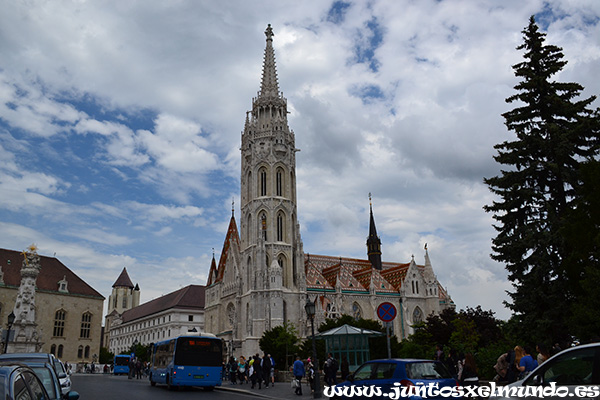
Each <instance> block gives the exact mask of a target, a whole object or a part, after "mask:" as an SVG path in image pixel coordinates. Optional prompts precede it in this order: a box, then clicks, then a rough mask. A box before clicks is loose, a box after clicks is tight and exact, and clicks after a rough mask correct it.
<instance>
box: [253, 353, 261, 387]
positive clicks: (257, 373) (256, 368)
mask: <svg viewBox="0 0 600 400" xmlns="http://www.w3.org/2000/svg"><path fill="white" fill-rule="evenodd" d="M260 363H261V360H260V357H259V356H258V353H257V354H256V355H255V356H254V357H253V358H252V365H251V368H252V372H251V375H250V381H251V382H252V386H251V387H250V388H251V389H254V387H255V386H256V384H257V383H258V388H259V389H262V366H261V365H260Z"/></svg>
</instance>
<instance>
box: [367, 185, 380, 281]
mask: <svg viewBox="0 0 600 400" xmlns="http://www.w3.org/2000/svg"><path fill="white" fill-rule="evenodd" d="M369 210H370V212H371V217H370V221H369V237H368V238H367V254H368V255H369V261H371V265H372V266H373V268H375V269H378V270H381V239H379V236H377V228H376V227H375V218H374V217H373V204H372V203H371V193H369Z"/></svg>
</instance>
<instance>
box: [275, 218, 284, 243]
mask: <svg viewBox="0 0 600 400" xmlns="http://www.w3.org/2000/svg"><path fill="white" fill-rule="evenodd" d="M283 225H284V216H283V213H282V212H280V213H279V214H277V241H278V242H283V241H285V237H284V228H283Z"/></svg>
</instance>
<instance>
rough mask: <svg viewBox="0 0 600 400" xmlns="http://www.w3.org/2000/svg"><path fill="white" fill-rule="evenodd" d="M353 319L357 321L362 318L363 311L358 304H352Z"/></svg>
mask: <svg viewBox="0 0 600 400" xmlns="http://www.w3.org/2000/svg"><path fill="white" fill-rule="evenodd" d="M352 317H354V319H355V320H357V321H358V320H359V319H361V318H362V310H361V308H360V306H359V305H358V303H357V302H354V303H352Z"/></svg>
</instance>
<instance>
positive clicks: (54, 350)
mask: <svg viewBox="0 0 600 400" xmlns="http://www.w3.org/2000/svg"><path fill="white" fill-rule="evenodd" d="M50 353H52V355H53V356H55V355H56V345H55V344H53V345H52V346H50Z"/></svg>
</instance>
